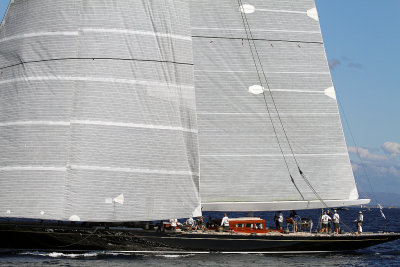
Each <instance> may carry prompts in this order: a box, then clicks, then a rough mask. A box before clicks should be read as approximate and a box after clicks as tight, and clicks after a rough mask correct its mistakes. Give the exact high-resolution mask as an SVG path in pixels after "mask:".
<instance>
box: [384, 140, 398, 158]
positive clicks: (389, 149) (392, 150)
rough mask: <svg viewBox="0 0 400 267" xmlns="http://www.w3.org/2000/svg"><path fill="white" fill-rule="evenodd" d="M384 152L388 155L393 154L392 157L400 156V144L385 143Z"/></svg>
mask: <svg viewBox="0 0 400 267" xmlns="http://www.w3.org/2000/svg"><path fill="white" fill-rule="evenodd" d="M381 147H382V149H383V151H385V153H387V154H391V155H392V156H396V155H397V154H400V144H399V143H394V142H385V143H384V144H383V145H382V146H381Z"/></svg>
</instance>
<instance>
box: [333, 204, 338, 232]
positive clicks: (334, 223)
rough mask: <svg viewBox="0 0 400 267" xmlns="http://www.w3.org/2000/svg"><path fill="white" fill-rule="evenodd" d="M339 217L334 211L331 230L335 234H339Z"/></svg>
mask: <svg viewBox="0 0 400 267" xmlns="http://www.w3.org/2000/svg"><path fill="white" fill-rule="evenodd" d="M339 223H340V216H339V214H338V212H337V210H334V214H333V230H334V232H335V233H336V234H339V231H340V226H339Z"/></svg>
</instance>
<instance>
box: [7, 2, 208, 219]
mask: <svg viewBox="0 0 400 267" xmlns="http://www.w3.org/2000/svg"><path fill="white" fill-rule="evenodd" d="M0 68H2V69H1V75H0V92H1V93H0V151H1V153H0V185H1V186H0V187H1V188H2V189H1V194H0V214H1V213H3V215H2V216H7V217H25V218H41V219H61V220H68V219H70V218H72V219H73V220H82V221H144V220H156V219H168V218H182V217H189V216H192V212H194V211H195V210H196V209H197V208H198V206H199V204H200V201H199V192H198V190H199V189H198V188H199V184H198V183H199V163H198V151H197V150H198V148H197V147H198V145H197V125H196V114H195V112H196V107H195V94H194V81H193V56H192V42H191V32H190V19H189V6H188V3H186V2H185V1H167V0H165V1H164V0H159V1H154V2H148V1H128V0H122V1H121V0H119V1H99V0H96V1H95V0H84V1H83V0H71V1H65V0H62V1H61V0H51V1H50V0H30V1H22V0H19V1H18V0H16V1H12V3H11V4H10V8H9V11H8V13H7V16H6V17H5V19H4V23H3V24H2V26H1V29H0ZM122 196H123V197H122ZM6 211H9V212H7V214H6ZM72 219H71V220H72Z"/></svg>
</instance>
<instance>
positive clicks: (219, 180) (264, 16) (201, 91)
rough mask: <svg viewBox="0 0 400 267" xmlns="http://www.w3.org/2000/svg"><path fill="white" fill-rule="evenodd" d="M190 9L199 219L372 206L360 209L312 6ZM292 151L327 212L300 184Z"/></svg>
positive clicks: (226, 2) (275, 0) (276, 1)
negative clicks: (218, 213)
mask: <svg viewBox="0 0 400 267" xmlns="http://www.w3.org/2000/svg"><path fill="white" fill-rule="evenodd" d="M242 5H243V6H242ZM190 10H191V26H192V35H193V51H194V63H195V70H194V71H195V85H196V102H197V112H198V124H199V145H200V162H201V181H200V188H201V198H202V203H203V207H204V210H230V211H246V210H253V211H256V210H279V209H282V210H285V209H307V208H320V207H324V206H325V204H326V205H327V206H345V205H356V204H360V203H366V202H368V200H358V193H357V188H356V184H355V181H354V177H353V173H352V170H351V166H350V161H349V156H348V153H347V149H346V144H345V140H344V136H343V131H342V126H341V121H340V117H339V112H338V107H337V102H336V97H335V90H334V88H333V85H332V81H331V76H330V72H329V68H328V64H327V59H326V55H325V50H324V45H323V41H322V36H321V31H320V26H319V22H318V14H317V11H316V8H315V4H314V1H313V0H296V1H288V0H286V1H283V0H268V1H265V0H253V1H250V2H242V1H236V0H219V1H211V0H204V1H197V0H192V1H190ZM241 13H242V14H241ZM244 15H245V18H247V20H248V23H249V25H250V30H251V33H252V35H253V39H254V40H255V46H256V48H257V51H255V50H254V47H253V55H252V53H251V50H250V48H249V44H248V41H247V39H246V32H245V27H244V25H245V24H244V23H243V20H242V16H244ZM256 53H258V56H259V57H260V60H261V64H258V59H257V54H256ZM253 56H254V58H255V60H256V63H257V65H258V69H259V73H260V75H261V79H262V81H261V82H262V83H260V81H259V78H258V76H257V72H256V67H255V63H254V61H253ZM261 66H262V68H263V70H264V72H265V75H266V78H267V81H268V85H269V86H270V89H271V93H272V97H273V99H274V100H275V103H276V107H277V109H275V108H274V105H273V101H272V98H271V95H270V93H269V91H268V88H267V87H268V86H267V83H266V81H265V80H264V76H263V73H262V70H261ZM263 93H264V94H265V98H266V102H267V105H268V108H269V110H270V113H271V118H272V122H273V124H272V123H271V120H270V118H269V116H268V112H267V108H266V103H265V101H264V96H263ZM278 115H279V116H280V120H281V122H282V123H281V122H280V120H279V117H278ZM273 125H274V126H275V128H276V132H277V135H275V133H274V130H273ZM284 131H286V134H287V137H288V138H287V139H286V137H285V135H284ZM277 138H278V139H279V142H280V144H281V146H282V150H283V154H284V155H285V156H286V158H287V161H288V165H289V171H290V173H291V174H292V176H293V179H294V182H295V184H296V185H297V187H298V188H299V190H296V187H295V185H294V183H292V182H291V179H290V175H289V171H288V169H287V168H286V166H285V162H284V160H283V155H282V153H281V151H280V148H279V146H278V142H277ZM288 140H289V142H288ZM289 144H290V146H291V147H292V150H293V153H294V156H295V158H296V159H297V161H298V163H299V166H300V168H301V169H302V170H303V172H304V173H305V175H306V177H307V178H308V179H309V181H310V183H311V185H312V188H314V189H315V190H316V192H317V193H318V195H319V196H320V197H321V198H323V199H324V200H325V204H323V203H322V202H321V201H319V200H318V197H317V196H316V195H315V194H314V193H313V192H312V190H311V188H310V187H309V186H308V185H306V183H305V181H304V179H303V178H302V177H301V176H300V174H299V172H298V170H297V166H296V164H295V160H294V157H293V155H292V151H291V149H290V147H289ZM299 191H300V193H299ZM301 195H303V197H302V196H301Z"/></svg>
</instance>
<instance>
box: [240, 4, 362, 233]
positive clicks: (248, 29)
mask: <svg viewBox="0 0 400 267" xmlns="http://www.w3.org/2000/svg"><path fill="white" fill-rule="evenodd" d="M238 4H239V10H240V13H241V16H242V21H243V26H244V29H245V32H246V36H247V41H248V43H249V47H250V51H251V55H252V57H253V62H254V65H255V67H256V71H257V76H258V78H259V81H260V85H261V86H263V83H262V81H261V78H260V74H259V70H258V66H257V63H256V59H255V56H254V54H255V55H256V56H257V59H258V64H259V65H260V69H261V71H262V74H263V78H264V80H265V84H266V85H267V89H268V92H269V95H270V97H271V100H272V103H273V107H274V109H275V111H276V114H277V117H278V120H279V123H280V125H281V127H282V130H283V133H284V136H285V139H286V142H287V144H288V146H289V148H290V151H291V154H292V157H293V159H294V161H295V163H296V166H297V169H298V171H299V173H300V175H301V177H302V178H303V180H304V181H305V183H306V184H307V186H308V187H309V188H310V189H311V191H312V192H313V194H314V195H315V196H316V197H317V199H318V200H319V201H320V202H321V203H322V204H323V206H324V207H325V208H327V209H329V206H328V205H327V204H326V203H325V201H324V200H323V199H322V198H321V196H320V195H319V194H318V192H317V191H316V190H315V188H314V187H313V186H312V184H311V182H310V181H309V179H308V178H307V176H306V175H305V174H304V173H303V171H302V170H301V169H300V166H299V163H298V161H297V158H296V156H295V154H294V151H293V148H292V145H291V143H290V141H289V137H288V135H287V132H286V130H285V127H284V125H283V122H282V119H281V116H280V115H279V111H278V108H277V105H276V102H275V99H274V97H273V95H272V91H271V88H270V85H269V82H268V79H267V76H266V74H265V71H264V68H263V65H262V62H261V58H260V55H259V53H258V49H257V46H256V44H255V40H254V38H253V33H252V31H251V27H250V24H249V21H248V20H247V15H246V13H245V12H244V10H243V2H242V0H238ZM249 37H250V38H249ZM250 40H251V42H250ZM251 43H252V44H253V47H254V51H255V52H253V51H252V49H253V48H252V45H251ZM263 96H264V102H265V105H266V107H267V111H268V116H269V118H270V120H271V123H272V126H273V128H274V132H275V136H276V139H277V141H278V144H279V148H280V150H281V153H282V156H283V158H284V161H285V164H286V166H287V169H288V171H289V174H290V178H291V181H292V183H293V184H294V186H295V187H296V189H297V191H298V192H299V194H300V195H301V197H302V198H303V200H305V199H304V197H303V194H302V193H301V192H300V190H299V188H298V186H297V185H296V183H295V181H294V179H293V177H292V175H291V173H290V169H289V166H288V163H287V159H286V157H285V154H284V153H283V149H282V146H281V144H280V141H279V138H278V135H277V132H276V128H275V125H274V123H273V120H272V117H271V114H270V110H269V107H268V102H267V99H266V95H265V91H263ZM343 225H344V226H345V227H346V228H347V229H348V230H349V231H350V232H352V233H354V231H353V230H352V229H351V228H350V227H349V226H347V225H346V224H344V223H343Z"/></svg>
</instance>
